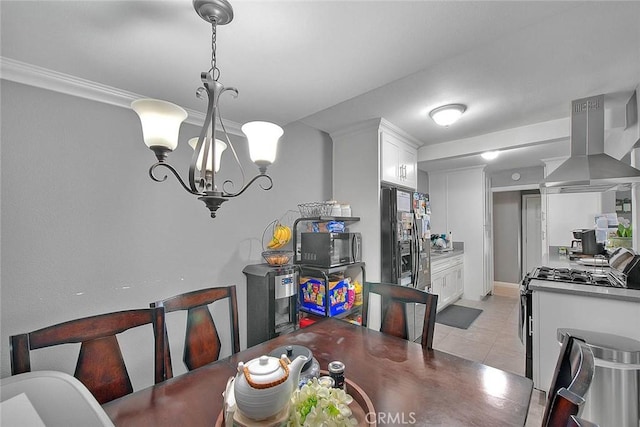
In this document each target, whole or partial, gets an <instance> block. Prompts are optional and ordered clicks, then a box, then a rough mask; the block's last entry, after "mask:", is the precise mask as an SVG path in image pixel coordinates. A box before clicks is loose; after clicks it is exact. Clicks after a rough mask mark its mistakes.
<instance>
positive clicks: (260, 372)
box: [246, 356, 282, 377]
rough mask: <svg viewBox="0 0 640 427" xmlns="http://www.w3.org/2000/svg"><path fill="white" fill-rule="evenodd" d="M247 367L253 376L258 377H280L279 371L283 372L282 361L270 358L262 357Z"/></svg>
mask: <svg viewBox="0 0 640 427" xmlns="http://www.w3.org/2000/svg"><path fill="white" fill-rule="evenodd" d="M246 367H247V369H248V370H249V373H250V374H251V375H257V376H269V377H271V375H270V374H276V375H278V374H280V372H277V371H281V370H282V366H281V365H280V360H279V359H276V358H274V357H269V356H260V357H259V358H257V359H253V360H252V361H250V362H249V363H247V365H246ZM278 376H279V375H278Z"/></svg>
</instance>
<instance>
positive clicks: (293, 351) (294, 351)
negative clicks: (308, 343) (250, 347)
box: [269, 344, 313, 372]
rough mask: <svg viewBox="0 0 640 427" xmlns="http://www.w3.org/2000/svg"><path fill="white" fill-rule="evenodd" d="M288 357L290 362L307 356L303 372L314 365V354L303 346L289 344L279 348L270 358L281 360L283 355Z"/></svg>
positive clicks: (270, 354)
mask: <svg viewBox="0 0 640 427" xmlns="http://www.w3.org/2000/svg"><path fill="white" fill-rule="evenodd" d="M283 354H284V355H286V356H287V357H288V358H289V360H293V359H295V358H296V357H298V356H305V357H306V358H307V362H306V363H305V364H304V366H303V367H302V371H303V372H304V371H306V370H307V369H309V368H310V367H311V365H312V363H313V353H312V352H311V350H309V349H308V348H307V347H305V346H302V345H295V344H289V345H285V346H282V347H278V348H276V349H275V350H273V351H272V352H271V353H269V356H273V357H277V358H280V356H282V355H283Z"/></svg>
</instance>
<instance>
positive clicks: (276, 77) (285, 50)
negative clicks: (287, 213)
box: [0, 0, 640, 170]
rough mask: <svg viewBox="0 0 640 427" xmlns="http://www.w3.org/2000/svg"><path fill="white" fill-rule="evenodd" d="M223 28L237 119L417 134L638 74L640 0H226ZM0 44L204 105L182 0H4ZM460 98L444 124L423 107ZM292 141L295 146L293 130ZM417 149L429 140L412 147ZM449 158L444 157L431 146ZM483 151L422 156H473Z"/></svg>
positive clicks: (509, 163) (546, 106)
mask: <svg viewBox="0 0 640 427" xmlns="http://www.w3.org/2000/svg"><path fill="white" fill-rule="evenodd" d="M232 5H233V8H234V12H235V17H234V20H233V21H232V22H231V23H230V24H229V25H226V26H222V27H219V28H218V35H217V55H218V66H219V68H220V69H221V78H220V81H221V82H222V83H223V84H225V85H228V86H235V87H237V88H238V89H239V92H240V94H239V97H238V98H237V99H232V98H231V97H229V99H224V100H223V101H222V102H221V111H222V114H223V117H225V119H228V120H231V121H233V122H236V123H243V122H246V121H250V120H257V119H259V120H269V121H274V122H277V123H280V124H283V125H284V124H288V123H291V122H294V121H302V122H304V123H306V124H307V125H310V126H313V127H316V128H318V129H321V130H323V131H326V132H329V133H331V132H333V131H336V130H339V129H341V128H344V127H346V126H349V125H352V124H354V123H356V122H359V121H363V120H367V119H370V118H374V117H384V118H385V119H387V120H388V121H390V122H391V123H393V124H395V125H396V126H398V127H400V128H402V129H403V130H405V131H406V132H407V133H409V134H410V135H411V136H413V137H414V138H416V139H417V140H418V141H419V142H420V143H422V144H423V145H427V146H428V145H431V144H442V143H447V142H449V141H453V142H449V143H450V144H459V143H460V141H461V140H465V139H469V138H473V137H477V136H479V135H485V134H491V133H494V132H499V131H503V130H505V129H512V128H518V127H521V126H525V125H530V124H535V123H540V122H547V121H552V120H556V119H562V118H567V117H569V113H570V111H569V110H570V102H571V100H573V99H577V98H582V97H585V96H591V95H597V94H600V93H605V94H621V96H622V97H623V98H624V96H625V95H630V94H631V93H632V91H633V90H634V89H635V88H636V87H637V86H638V84H639V83H640V1H625V2H614V1H602V2H597V1H585V2H580V1H578V2H540V1H492V2H485V1H398V0H396V1H327V0H315V1H300V0H298V1H268V0H267V1H265V0H262V1H243V0H235V1H232ZM0 15H1V27H2V29H1V43H2V44H1V48H2V49H1V51H0V52H1V55H2V57H3V58H7V59H11V60H15V61H20V62H23V63H26V64H31V65H34V66H38V67H43V68H46V69H49V70H54V71H56V72H60V73H64V74H69V75H72V76H75V77H78V78H82V79H86V80H90V81H93V82H97V83H100V84H103V85H107V86H111V87H115V88H118V89H122V90H125V91H129V92H133V93H135V94H139V95H141V96H145V97H153V98H159V99H164V100H167V101H171V102H174V103H177V104H179V105H181V106H183V107H185V108H189V109H193V110H198V111H203V110H205V109H206V106H205V105H204V102H203V101H201V100H198V99H196V97H195V90H196V88H197V87H198V86H199V85H200V72H202V71H207V70H208V69H209V67H210V59H211V58H210V55H211V52H210V48H211V29H210V26H209V24H207V23H206V22H205V21H203V20H202V19H201V18H200V17H198V16H197V14H196V13H195V11H194V10H193V7H192V5H191V2H190V1H188V0H180V1H100V0H93V1H7V0H2V1H1V2H0ZM445 103H463V104H466V105H467V112H466V113H465V115H464V116H463V117H462V119H461V120H460V121H459V122H457V123H456V124H454V125H453V126H451V127H449V128H442V127H439V126H437V125H435V124H434V123H433V122H432V121H431V120H430V119H429V118H428V111H430V110H431V109H432V108H434V107H436V106H439V105H441V104H445ZM301 143H304V142H303V141H301ZM423 150H424V149H423ZM568 151H569V147H568V141H557V142H555V143H546V144H539V145H535V146H530V147H526V148H518V149H514V150H512V151H511V152H510V153H509V154H505V155H503V156H501V157H499V159H498V160H497V161H495V162H494V164H493V165H492V168H493V169H507V168H512V167H525V166H530V165H534V164H539V163H540V162H539V159H541V158H545V157H556V156H561V155H567V154H568ZM442 157H446V156H442ZM478 162H485V163H486V161H483V160H480V156H478V155H477V153H476V154H474V155H468V156H465V155H457V156H455V157H453V158H440V159H435V160H431V161H428V162H421V164H420V167H421V169H423V170H433V169H439V168H440V169H441V168H444V167H457V166H460V165H463V166H465V165H474V164H478Z"/></svg>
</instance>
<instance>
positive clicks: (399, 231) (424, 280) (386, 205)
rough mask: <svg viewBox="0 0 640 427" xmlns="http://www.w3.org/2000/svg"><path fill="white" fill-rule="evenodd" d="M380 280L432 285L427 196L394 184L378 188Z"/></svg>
mask: <svg viewBox="0 0 640 427" xmlns="http://www.w3.org/2000/svg"><path fill="white" fill-rule="evenodd" d="M381 190H382V191H381V198H382V200H381V209H382V211H381V238H382V254H381V259H382V266H381V280H382V281H383V282H386V283H395V284H398V285H402V286H411V287H414V288H418V289H420V290H427V291H428V290H430V289H431V257H430V246H429V245H430V239H431V234H430V233H431V231H430V222H431V208H430V205H429V196H428V195H427V194H424V193H416V192H413V191H409V190H404V189H401V188H397V187H387V186H383V187H382V189H381Z"/></svg>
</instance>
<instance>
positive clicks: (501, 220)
mask: <svg viewBox="0 0 640 427" xmlns="http://www.w3.org/2000/svg"><path fill="white" fill-rule="evenodd" d="M521 198H522V197H521V195H520V191H504V192H495V193H493V271H494V280H495V281H497V282H507V283H518V282H519V281H520V233H521V231H520V230H521V219H520V218H521V216H522V215H521V211H522V208H521V206H522V201H521Z"/></svg>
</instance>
